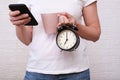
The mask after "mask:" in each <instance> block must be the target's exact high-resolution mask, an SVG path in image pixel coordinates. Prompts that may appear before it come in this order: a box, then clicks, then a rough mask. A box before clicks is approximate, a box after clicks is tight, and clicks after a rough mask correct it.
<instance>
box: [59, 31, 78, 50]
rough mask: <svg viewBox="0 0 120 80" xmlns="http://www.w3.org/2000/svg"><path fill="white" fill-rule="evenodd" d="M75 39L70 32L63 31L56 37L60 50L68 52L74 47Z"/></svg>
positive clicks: (73, 34)
mask: <svg viewBox="0 0 120 80" xmlns="http://www.w3.org/2000/svg"><path fill="white" fill-rule="evenodd" d="M76 42H77V37H76V35H75V33H74V32H73V31H71V30H63V31H61V32H60V33H59V35H58V36H57V44H58V46H59V47H60V48H61V49H64V50H68V49H71V48H72V47H74V46H75V44H76Z"/></svg>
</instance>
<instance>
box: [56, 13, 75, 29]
mask: <svg viewBox="0 0 120 80" xmlns="http://www.w3.org/2000/svg"><path fill="white" fill-rule="evenodd" d="M58 17H59V24H58V27H59V25H61V24H66V23H70V24H74V25H75V24H76V20H75V18H74V17H73V16H72V15H71V14H69V13H67V12H63V13H58Z"/></svg>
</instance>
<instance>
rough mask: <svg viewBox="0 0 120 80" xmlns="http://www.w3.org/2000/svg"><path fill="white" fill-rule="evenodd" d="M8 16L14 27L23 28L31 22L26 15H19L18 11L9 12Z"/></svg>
mask: <svg viewBox="0 0 120 80" xmlns="http://www.w3.org/2000/svg"><path fill="white" fill-rule="evenodd" d="M9 16H10V21H11V22H12V24H13V25H16V26H23V25H25V24H27V23H28V22H29V21H30V20H31V18H30V17H29V15H28V14H20V11H18V10H17V11H10V12H9Z"/></svg>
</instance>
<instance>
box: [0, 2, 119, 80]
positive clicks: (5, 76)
mask: <svg viewBox="0 0 120 80" xmlns="http://www.w3.org/2000/svg"><path fill="white" fill-rule="evenodd" d="M16 1H17V0H0V19H1V20H0V80H22V79H23V77H24V72H25V67H26V62H27V57H28V50H27V47H26V46H24V45H23V44H22V43H20V42H19V41H18V39H17V38H16V35H15V30H14V27H13V25H12V24H11V23H10V21H9V17H8V7H7V6H8V4H9V3H13V2H16ZM119 3H120V0H99V1H98V13H99V17H100V22H101V29H102V34H101V38H100V40H99V41H98V42H96V43H90V46H89V47H88V49H87V53H88V54H89V59H90V68H91V80H120V76H119V72H120V69H119V67H120V35H119V34H120V5H119Z"/></svg>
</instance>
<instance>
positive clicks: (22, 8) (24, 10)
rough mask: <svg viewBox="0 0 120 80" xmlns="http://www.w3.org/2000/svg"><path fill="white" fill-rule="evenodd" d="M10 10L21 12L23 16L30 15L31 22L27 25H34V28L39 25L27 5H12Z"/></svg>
mask: <svg viewBox="0 0 120 80" xmlns="http://www.w3.org/2000/svg"><path fill="white" fill-rule="evenodd" d="M9 9H10V10H12V11H15V10H19V11H20V12H21V14H23V13H28V15H29V16H30V17H31V21H30V22H28V23H27V24H25V25H32V26H35V25H38V22H37V21H36V19H35V18H34V16H33V15H32V13H31V12H30V10H29V9H28V8H27V6H26V5H25V4H10V5H9Z"/></svg>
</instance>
